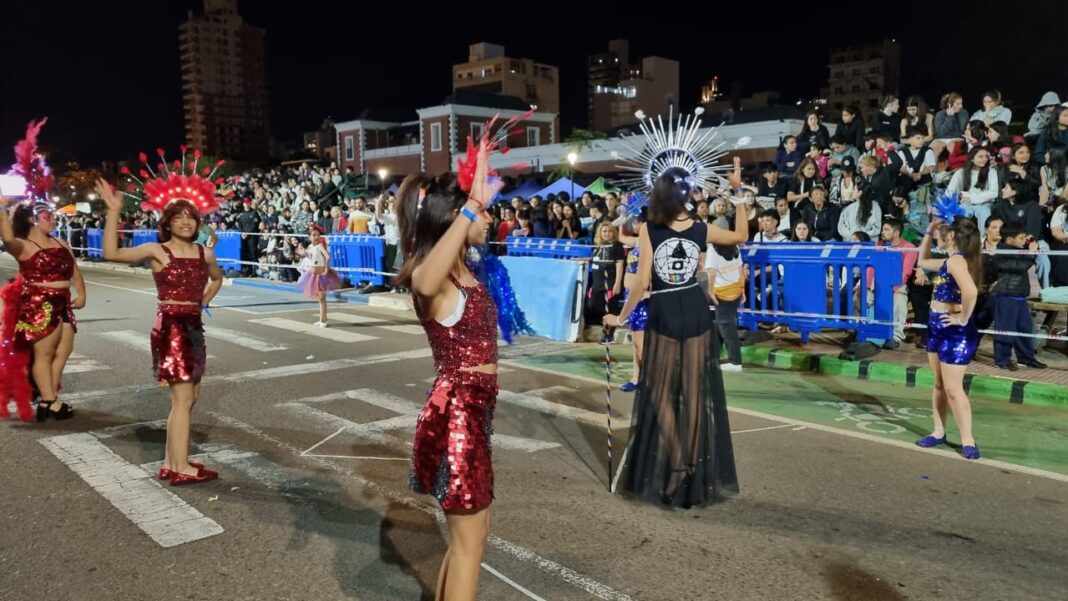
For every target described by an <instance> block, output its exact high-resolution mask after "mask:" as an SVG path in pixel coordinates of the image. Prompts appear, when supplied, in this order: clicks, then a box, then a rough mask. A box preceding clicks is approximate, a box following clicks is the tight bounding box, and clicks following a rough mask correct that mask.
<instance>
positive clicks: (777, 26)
mask: <svg viewBox="0 0 1068 601" xmlns="http://www.w3.org/2000/svg"><path fill="white" fill-rule="evenodd" d="M5 4H6V5H7V7H6V8H5V14H4V15H3V16H2V17H0V18H2V21H0V82H2V83H3V88H2V91H0V146H2V147H3V148H9V147H10V146H12V145H13V144H14V142H15V141H17V139H18V138H19V137H20V136H21V134H22V133H23V131H24V127H25V124H26V122H27V121H28V120H29V119H30V118H33V117H40V116H45V115H47V116H49V117H50V121H49V124H48V126H47V127H46V129H45V130H44V133H43V143H44V145H46V146H49V147H52V148H54V149H56V150H58V151H60V152H62V153H63V154H65V155H68V156H71V157H74V158H77V159H80V160H81V161H82V162H83V164H88V165H91V164H94V163H98V162H99V161H103V160H116V159H123V158H126V157H128V156H130V155H131V153H133V152H135V151H137V150H141V149H152V148H155V147H157V146H164V147H167V148H176V147H177V146H178V144H180V143H181V142H182V135H183V125H182V108H181V81H180V74H179V56H178V25H179V24H180V23H181V22H182V21H183V20H184V19H185V16H186V14H187V12H188V10H189V9H191V8H195V9H200V8H201V6H202V4H201V1H200V0H173V1H171V0H153V1H151V2H145V1H139V2H135V1H131V0H119V1H116V2H84V1H82V2H77V3H73V2H69V3H68V2H47V1H39V2H35V3H33V4H32V5H31V3H29V2H19V3H18V5H17V6H15V7H12V6H11V5H12V4H15V3H13V2H6V3H5ZM370 4H371V3H366V2H358V3H357V2H352V3H345V4H340V3H338V2H336V1H334V2H325V1H322V0H301V1H300V2H287V3H281V2H268V1H264V0H258V1H256V2H252V1H250V0H244V1H242V2H239V7H240V12H241V14H242V16H243V17H244V18H245V20H246V21H247V22H249V23H251V24H254V25H257V26H260V27H264V28H266V30H267V64H268V67H267V69H268V81H269V85H270V97H271V115H272V117H271V121H272V134H273V135H274V137H276V138H279V139H282V140H292V141H294V142H295V141H296V140H297V139H298V138H299V136H300V134H301V133H302V132H303V131H306V130H312V129H316V128H317V127H318V125H319V123H320V122H321V121H322V119H323V118H324V117H326V116H327V115H330V116H332V117H334V118H335V119H336V120H339V121H343V120H348V119H353V118H355V117H356V116H357V115H358V114H359V112H360V111H361V110H362V109H364V108H365V107H382V106H386V107H403V108H410V109H415V108H418V107H425V106H433V105H435V104H437V103H439V102H440V101H441V100H442V98H444V96H446V95H447V94H448V93H450V92H451V66H452V64H454V63H457V62H463V61H465V60H466V58H467V45H468V44H469V43H473V42H478V41H488V42H494V43H498V44H503V45H505V47H506V49H507V52H508V54H509V55H510V56H516V57H529V58H533V59H535V60H538V61H541V62H545V63H549V64H552V65H556V66H558V67H559V68H560V72H561V87H560V96H561V103H562V105H563V107H562V113H563V125H564V129H565V131H567V130H570V129H571V128H572V127H582V126H584V125H585V124H584V121H585V117H586V71H585V61H586V56H587V55H588V54H591V53H594V52H598V51H600V50H603V49H606V48H607V42H608V40H609V39H612V38H617V37H623V38H628V39H630V41H631V52H632V58H640V57H642V56H647V55H659V56H664V57H667V58H671V59H675V60H678V61H680V63H681V78H682V84H681V88H682V89H681V96H682V102H683V105H684V107H685V106H688V105H693V104H694V103H696V101H697V99H698V96H699V94H700V86H701V83H702V82H703V81H705V80H707V79H709V78H711V76H712V75H718V76H719V78H720V82H721V84H722V85H724V86H729V85H730V84H731V83H732V82H740V83H741V85H742V89H743V92H744V94H748V93H750V92H753V91H760V90H764V89H775V90H778V91H780V92H781V93H782V95H783V100H784V101H787V100H792V99H796V98H799V97H803V96H804V97H810V96H814V95H816V94H817V93H818V90H819V87H820V86H821V85H822V84H824V83H825V81H826V77H827V62H828V59H829V54H828V53H829V50H830V48H832V47H837V46H843V45H848V44H850V43H855V42H866V41H877V40H880V39H882V38H895V39H897V41H898V42H900V43H901V44H902V48H903V57H902V80H903V81H902V86H901V93H902V95H905V96H907V95H909V94H913V93H918V94H920V95H922V96H923V97H924V98H925V99H926V100H927V102H928V103H929V104H931V105H934V104H935V103H936V102H937V100H938V97H939V96H940V95H941V94H942V93H944V92H946V91H950V90H957V91H959V92H961V93H963V94H964V96H965V108H967V109H968V110H969V111H974V110H975V109H977V108H978V107H979V95H980V94H981V93H982V91H983V90H984V89H986V88H988V87H996V88H999V89H1000V90H1001V91H1002V93H1003V94H1004V95H1005V97H1006V99H1007V103H1008V104H1009V105H1010V106H1013V107H1014V108H1015V107H1016V106H1017V105H1018V106H1019V107H1020V108H1022V109H1024V110H1026V111H1027V113H1028V114H1029V112H1030V110H1031V109H1032V108H1033V106H1034V103H1035V101H1037V100H1038V98H1039V96H1040V95H1041V94H1042V92H1044V91H1046V90H1048V89H1053V90H1055V91H1057V92H1058V93H1059V94H1061V96H1062V98H1063V97H1065V96H1068V34H1066V32H1065V29H1064V8H1063V5H1062V4H1061V3H1060V2H1057V1H1056V0H1048V1H1047V0H1043V1H1033V0H1032V1H1024V2H1014V3H996V4H995V3H993V2H945V1H943V2H939V3H938V4H937V6H935V7H934V8H924V9H923V11H922V12H921V11H919V10H913V9H907V8H905V7H906V6H908V5H913V4H914V3H865V2H848V3H809V4H806V5H805V8H803V9H798V10H792V11H788V10H785V9H779V11H778V12H775V10H774V9H773V8H772V7H777V6H779V5H778V4H772V3H766V4H761V3H757V2H743V3H738V8H724V6H726V5H725V4H724V3H712V2H709V3H701V4H702V5H706V6H708V7H709V8H708V9H705V10H701V11H695V10H694V9H686V10H684V11H682V10H680V11H678V12H668V11H665V12H649V11H638V10H634V11H631V12H623V11H622V10H619V9H616V8H605V9H601V10H596V9H594V8H593V7H591V6H585V5H580V4H579V3H572V4H570V5H568V4H564V5H550V4H549V3H529V7H530V8H528V9H524V10H513V11H512V13H513V14H511V15H507V14H502V13H501V12H500V11H501V10H502V9H501V7H502V6H504V5H503V4H502V3H493V4H490V5H488V6H487V7H482V8H481V10H482V11H488V12H477V11H479V10H480V8H479V7H477V6H476V5H474V4H471V3H439V5H438V6H440V8H439V9H437V10H425V9H424V12H421V13H420V12H418V11H415V10H414V6H415V3H403V6H405V7H413V9H412V10H411V11H407V10H404V11H401V10H397V8H398V7H400V6H402V4H400V3H387V6H389V7H392V8H393V9H394V10H393V11H391V12H389V13H380V12H372V11H375V10H376V8H375V7H372V6H370ZM457 6H459V7H463V8H464V10H465V12H462V13H461V12H457V9H456V8H455V7H457ZM514 6H517V7H518V6H522V5H520V4H518V3H516V4H514ZM604 6H606V7H607V6H612V7H618V6H623V3H621V2H618V3H612V4H610V5H609V4H605V5H604ZM649 6H663V5H653V4H650V5H649ZM679 6H697V5H694V4H689V3H679ZM842 6H850V7H855V10H846V9H842V8H838V7H842ZM894 6H899V7H901V8H892V7H894ZM293 7H298V8H293ZM873 10H874V11H877V12H871V11H873ZM821 11H823V12H821ZM860 11H866V12H860ZM506 12H507V11H506ZM413 116H414V112H413ZM1014 118H1015V119H1016V120H1020V119H1023V120H1026V115H1016V116H1015V117H1014ZM9 160H10V159H9V158H3V157H2V156H0V163H7V162H8V161H9Z"/></svg>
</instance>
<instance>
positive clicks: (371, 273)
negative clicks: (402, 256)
mask: <svg viewBox="0 0 1068 601" xmlns="http://www.w3.org/2000/svg"><path fill="white" fill-rule="evenodd" d="M326 240H327V248H329V249H330V266H331V267H333V268H334V269H341V268H346V269H364V270H366V271H362V272H360V271H341V272H340V273H341V276H342V277H345V278H347V279H348V280H349V281H350V282H352V283H353V284H356V283H358V282H370V283H371V284H372V285H375V286H383V285H385V283H386V277H385V275H383V274H382V271H383V269H382V268H383V267H384V264H385V257H386V242H385V240H383V239H382V238H379V237H378V236H369V235H365V234H331V235H329V236H327V237H326Z"/></svg>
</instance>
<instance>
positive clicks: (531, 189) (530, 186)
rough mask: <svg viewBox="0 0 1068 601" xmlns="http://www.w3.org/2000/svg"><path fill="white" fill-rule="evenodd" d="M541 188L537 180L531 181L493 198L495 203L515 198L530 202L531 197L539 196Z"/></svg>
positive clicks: (499, 193)
mask: <svg viewBox="0 0 1068 601" xmlns="http://www.w3.org/2000/svg"><path fill="white" fill-rule="evenodd" d="M541 188H542V186H541V184H539V183H538V182H537V181H535V180H532V179H529V180H527V181H525V182H523V184H522V185H521V186H519V187H518V188H516V189H514V190H509V191H507V192H504V191H501V192H498V193H497V195H496V196H494V197H493V202H497V201H499V200H507V199H509V198H513V197H515V196H521V197H523V199H524V200H529V199H530V197H531V196H534V195H535V194H537V193H538V190H541Z"/></svg>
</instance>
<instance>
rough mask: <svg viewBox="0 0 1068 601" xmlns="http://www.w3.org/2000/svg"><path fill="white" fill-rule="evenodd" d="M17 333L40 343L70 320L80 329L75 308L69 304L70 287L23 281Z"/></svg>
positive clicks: (20, 291) (20, 292) (31, 341)
mask: <svg viewBox="0 0 1068 601" xmlns="http://www.w3.org/2000/svg"><path fill="white" fill-rule="evenodd" d="M18 303H19V307H18V322H17V323H16V324H15V332H16V335H17V336H19V337H20V338H22V339H23V340H25V341H26V342H30V343H33V342H37V341H38V340H40V339H42V338H46V337H48V335H49V334H51V333H52V332H54V331H56V328H58V327H59V326H60V324H62V323H69V324H70V325H71V326H72V327H73V328H74V331H75V332H77V331H78V324H77V321H76V320H75V319H74V310H73V309H71V306H70V288H45V287H44V286H35V285H33V284H28V283H25V282H24V283H23V284H22V286H21V289H20V290H19V300H18Z"/></svg>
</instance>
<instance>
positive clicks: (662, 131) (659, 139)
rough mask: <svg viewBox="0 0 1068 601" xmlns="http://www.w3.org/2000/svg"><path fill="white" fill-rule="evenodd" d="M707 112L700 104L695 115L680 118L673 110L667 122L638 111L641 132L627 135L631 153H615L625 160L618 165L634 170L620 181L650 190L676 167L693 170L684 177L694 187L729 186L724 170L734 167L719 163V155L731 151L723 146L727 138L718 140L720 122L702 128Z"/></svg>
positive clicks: (626, 141) (613, 155)
mask: <svg viewBox="0 0 1068 601" xmlns="http://www.w3.org/2000/svg"><path fill="white" fill-rule="evenodd" d="M704 112H705V110H704V109H703V108H698V109H697V110H695V111H694V113H693V114H692V115H685V116H683V115H679V116H678V118H677V119H676V118H675V117H674V115H673V113H672V111H671V110H669V111H668V118H667V124H666V126H665V123H664V120H663V119H662V118H661V117H659V116H657V118H656V120H655V121H654V120H653V119H651V118H647V117H646V116H645V113H644V112H643V111H641V110H639V111H636V112H635V113H634V116H635V117H637V118H638V119H639V121H640V123H639V127H641V135H638V134H634V135H630V136H626V137H624V138H623V144H624V146H626V148H627V155H629V156H625V157H624V156H620V153H618V152H613V153H612V158H615V159H621V160H622V161H623V164H622V165H617V167H618V168H619V169H621V170H623V171H627V172H630V173H631V174H633V175H631V176H630V177H628V178H625V179H623V180H622V181H620V184H621V185H623V186H629V187H631V188H640V189H645V190H647V191H650V190H652V188H653V184H654V183H655V182H656V180H657V179H658V178H659V177H660V176H661V175H663V174H664V172H666V171H667V170H668V169H670V168H672V167H676V168H678V169H681V170H682V171H684V172H686V173H687V174H689V175H688V177H686V178H684V179H685V180H686V181H687V182H688V183H689V184H690V187H692V188H698V187H699V188H701V189H709V188H726V187H727V186H728V183H727V179H726V177H724V176H723V175H721V174H724V173H727V172H728V171H730V170H731V169H733V167H732V166H731V165H718V164H716V161H717V159H719V158H720V157H722V156H724V155H725V154H727V151H726V150H723V148H724V146H726V142H723V141H717V140H716V137H717V136H718V135H719V127H718V126H717V127H710V128H706V129H704V130H702V129H701V114H702V113H704Z"/></svg>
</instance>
